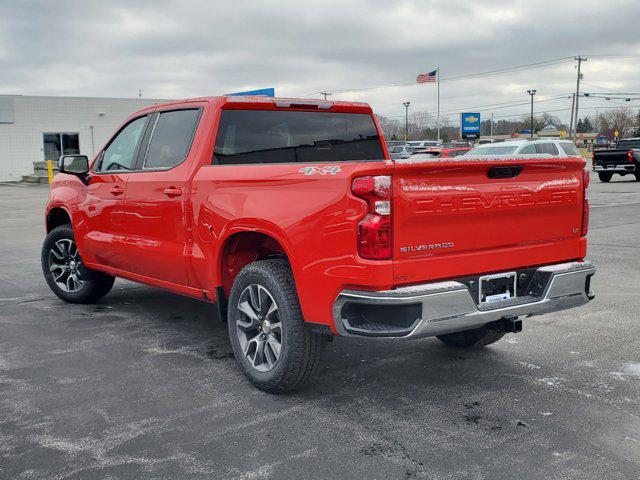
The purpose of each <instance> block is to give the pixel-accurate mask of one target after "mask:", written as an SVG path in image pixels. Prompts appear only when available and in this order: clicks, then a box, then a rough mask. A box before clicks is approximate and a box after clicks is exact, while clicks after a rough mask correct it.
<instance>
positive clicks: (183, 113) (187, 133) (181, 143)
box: [144, 109, 200, 168]
mask: <svg viewBox="0 0 640 480" xmlns="http://www.w3.org/2000/svg"><path fill="white" fill-rule="evenodd" d="M199 117H200V110H197V109H192V110H172V111H169V112H162V113H160V116H159V117H158V119H157V120H156V123H155V126H154V127H153V133H152V134H151V141H150V142H149V148H148V150H147V156H146V159H145V162H144V168H172V167H175V166H176V165H178V164H179V163H182V162H183V161H184V159H185V158H187V154H188V153H189V149H190V148H191V141H192V140H193V135H194V133H195V130H196V126H197V124H198V118H199Z"/></svg>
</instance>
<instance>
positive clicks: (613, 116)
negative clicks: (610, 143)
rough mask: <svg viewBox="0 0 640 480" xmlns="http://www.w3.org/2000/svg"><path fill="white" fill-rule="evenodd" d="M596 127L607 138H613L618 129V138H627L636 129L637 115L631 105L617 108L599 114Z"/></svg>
mask: <svg viewBox="0 0 640 480" xmlns="http://www.w3.org/2000/svg"><path fill="white" fill-rule="evenodd" d="M595 123H596V127H597V128H598V130H599V131H600V133H602V134H603V135H605V136H606V137H607V138H613V137H614V133H615V132H616V131H618V138H625V137H628V136H629V135H631V134H633V132H634V130H635V128H634V127H635V123H636V116H635V115H634V114H633V111H632V110H631V109H630V108H629V107H623V108H615V109H613V108H612V109H611V110H607V111H606V112H604V113H601V114H598V115H597V117H596V122H595Z"/></svg>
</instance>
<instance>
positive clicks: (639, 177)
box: [633, 172, 640, 182]
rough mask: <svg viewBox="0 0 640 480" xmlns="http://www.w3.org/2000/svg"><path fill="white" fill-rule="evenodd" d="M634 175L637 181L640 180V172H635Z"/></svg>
mask: <svg viewBox="0 0 640 480" xmlns="http://www.w3.org/2000/svg"><path fill="white" fill-rule="evenodd" d="M633 175H634V176H635V177H636V182H640V172H635V173H634V174H633Z"/></svg>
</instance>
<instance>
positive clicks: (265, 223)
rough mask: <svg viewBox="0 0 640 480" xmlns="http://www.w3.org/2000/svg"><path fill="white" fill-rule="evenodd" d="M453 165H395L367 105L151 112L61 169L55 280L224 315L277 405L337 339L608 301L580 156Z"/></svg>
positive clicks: (246, 366) (242, 105)
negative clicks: (596, 261) (131, 286)
mask: <svg viewBox="0 0 640 480" xmlns="http://www.w3.org/2000/svg"><path fill="white" fill-rule="evenodd" d="M449 161H451V162H456V163H455V165H454V164H453V163H452V164H451V165H448V164H447V163H446V162H445V161H443V160H442V159H438V161H434V159H433V158H428V159H427V160H426V161H424V162H423V161H420V162H414V161H413V160H412V159H410V160H396V161H391V160H390V159H389V154H388V152H387V151H386V150H385V148H384V147H383V142H382V141H381V133H380V132H379V130H378V129H377V127H376V124H375V122H374V118H373V113H372V111H371V108H370V107H369V106H368V105H366V104H363V103H350V102H327V101H321V100H319V101H311V100H303V99H299V100H298V99H277V98H276V99H273V98H267V97H213V98H201V99H195V100H184V101H178V102H172V103H167V104H162V105H155V106H151V107H148V108H145V109H143V110H140V111H139V112H137V113H134V114H133V115H132V116H131V117H129V118H128V119H127V120H126V121H125V122H124V123H123V124H122V125H121V126H120V127H119V128H118V130H117V131H116V132H115V134H114V135H113V137H112V138H111V139H110V140H109V141H108V142H107V143H106V145H105V146H104V147H102V148H101V149H100V151H99V153H98V154H97V156H96V157H95V159H94V160H93V161H92V162H91V163H89V160H88V158H87V157H86V156H81V155H67V156H64V157H62V159H61V163H60V172H61V173H59V174H58V175H56V177H55V179H54V181H53V185H52V188H51V192H50V197H49V201H48V203H47V206H46V213H45V219H46V231H47V235H46V238H45V240H44V243H43V247H42V256H41V261H42V270H43V273H44V277H45V279H46V282H47V284H48V285H49V287H50V288H51V290H52V291H53V293H55V294H56V295H57V296H58V297H60V298H61V299H62V300H64V301H66V302H70V303H89V302H95V301H97V300H99V299H100V298H101V297H103V296H105V295H106V294H107V293H108V292H109V291H110V290H111V288H112V286H113V283H114V278H115V277H122V278H127V279H129V280H133V281H136V282H140V283H145V284H148V285H152V286H155V287H160V288H163V289H166V290H169V291H172V292H175V293H178V294H181V295H186V296H188V297H192V298H194V299H198V300H202V301H205V302H216V303H217V305H218V310H219V316H220V318H221V319H222V320H223V321H226V322H227V326H228V332H229V336H230V341H231V346H232V348H233V353H234V355H235V358H236V361H237V363H238V365H239V367H240V369H241V370H242V371H243V372H244V374H245V375H246V376H247V378H248V379H249V380H250V381H251V382H252V383H253V384H254V385H256V386H257V387H258V388H261V389H263V390H266V391H269V392H283V391H289V390H293V389H296V388H297V387H299V386H300V385H302V384H303V383H304V382H305V381H307V380H308V379H309V378H310V377H311V376H312V375H313V373H314V372H316V371H317V369H318V366H319V364H320V358H321V355H322V351H323V348H324V346H325V344H326V342H327V341H328V338H330V336H331V335H340V336H345V337H355V338H360V339H367V338H371V337H382V338H404V339H412V338H420V337H429V336H436V337H437V338H438V339H439V340H441V341H442V342H443V343H444V344H446V345H449V346H454V347H459V348H474V347H481V346H485V345H489V344H491V343H493V342H496V341H498V340H499V339H500V338H501V337H502V336H503V335H505V333H507V332H518V331H520V330H521V329H522V320H521V319H520V318H519V317H522V318H526V317H529V316H531V315H539V314H543V313H547V312H553V311H556V310H562V309H566V308H571V307H577V306H579V305H583V304H585V303H587V302H588V301H589V300H591V299H592V298H593V293H592V292H591V288H590V279H591V277H592V276H593V275H594V273H595V267H594V266H593V264H592V263H590V262H589V261H586V260H585V256H586V252H587V239H586V235H587V229H588V212H589V208H588V200H587V194H586V191H587V186H588V175H587V176H585V175H584V173H585V170H584V165H585V162H584V160H583V159H582V158H568V157H560V156H556V157H552V158H551V157H550V158H541V159H536V160H535V162H532V163H527V161H526V160H518V163H517V167H516V168H514V166H512V165H510V164H508V163H507V164H505V163H504V161H502V160H498V161H494V160H492V159H487V160H486V161H483V162H470V163H464V162H460V159H459V158H458V159H451V160H449ZM523 165H524V167H522V166H523ZM549 205H553V207H554V208H549ZM115 308H117V307H115ZM350 348H358V344H356V343H354V344H351V347H350Z"/></svg>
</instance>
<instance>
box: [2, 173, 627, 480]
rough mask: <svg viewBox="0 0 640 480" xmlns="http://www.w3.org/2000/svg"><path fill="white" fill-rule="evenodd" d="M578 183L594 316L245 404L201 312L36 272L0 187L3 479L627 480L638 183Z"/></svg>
mask: <svg viewBox="0 0 640 480" xmlns="http://www.w3.org/2000/svg"><path fill="white" fill-rule="evenodd" d="M628 178H629V177H625V179H624V180H622V179H621V178H620V177H615V179H614V181H612V182H611V183H609V184H602V183H599V182H598V181H597V179H596V178H593V179H592V183H591V185H592V187H591V193H590V198H591V205H592V216H591V231H590V241H591V243H590V258H591V259H592V260H594V261H595V263H596V264H597V266H598V274H597V276H596V277H595V279H594V282H593V288H594V290H595V291H596V293H597V298H596V299H595V300H594V301H593V302H591V303H590V304H589V305H587V306H586V307H583V308H581V309H577V310H573V311H567V312H560V313H556V314H550V315H547V316H544V317H538V318H535V319H529V320H526V321H525V326H524V332H523V333H521V334H518V335H508V336H506V337H505V338H504V339H503V340H501V341H500V342H498V343H496V344H495V345H492V346H490V347H488V348H485V349H483V350H479V351H470V352H465V351H457V350H451V349H448V348H446V347H444V346H442V345H441V344H440V342H438V341H437V340H435V339H425V340H418V341H413V342H408V343H407V342H365V341H353V340H346V339H336V340H335V341H334V342H333V343H331V344H329V348H328V351H327V355H326V360H325V367H324V368H323V370H322V374H321V375H320V376H319V377H317V378H316V379H315V381H314V382H313V383H312V384H311V385H310V386H309V387H308V388H306V389H305V390H303V391H301V392H299V393H296V394H291V395H286V396H273V395H269V394H266V393H263V392H261V391H258V390H256V389H255V388H253V387H251V386H250V385H249V384H248V383H247V382H246V381H245V379H244V377H243V376H242V375H241V373H240V371H239V370H238V369H237V368H236V365H235V362H234V360H233V358H232V357H231V347H230V345H229V342H228V339H227V334H226V328H225V326H224V325H223V324H222V323H221V322H220V321H219V320H218V319H217V318H216V309H215V307H213V306H212V305H209V304H205V303H201V302H198V301H195V300H190V299H187V298H182V297H179V296H175V295H172V294H170V293H165V292H163V291H160V290H156V289H153V288H149V287H144V286H140V285H136V284H133V283H129V282H125V281H118V282H116V286H115V288H114V290H113V291H112V293H111V294H110V295H108V296H107V297H106V298H105V299H103V300H102V301H101V302H100V303H98V304H96V305H81V306H79V305H67V304H64V303H63V302H61V301H60V300H58V299H57V297H55V296H54V295H53V294H52V293H51V292H50V291H49V289H48V288H47V286H46V284H45V282H44V280H43V278H42V274H41V271H40V245H41V241H42V238H43V237H44V228H43V221H42V219H43V214H42V212H43V206H44V204H45V202H46V197H47V194H48V187H34V186H8V185H7V186H0V211H1V212H2V214H1V215H0V265H1V266H2V268H1V269H0V478H2V479H5V478H6V479H91V478H100V479H104V478H108V479H116V478H156V479H173V478H203V479H204V478H207V479H211V478H225V479H227V478H229V479H231V478H238V479H257V478H276V479H282V478H293V479H302V478H305V479H309V478H331V479H337V478H367V479H383V478H430V479H454V478H474V479H513V478H518V479H524V478H531V479H539V478H547V479H556V478H558V479H559V478H562V479H581V480H584V479H596V478H597V479H603V478H606V479H613V478H621V479H636V478H639V477H640V183H638V182H633V181H630V180H627V179H628Z"/></svg>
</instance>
